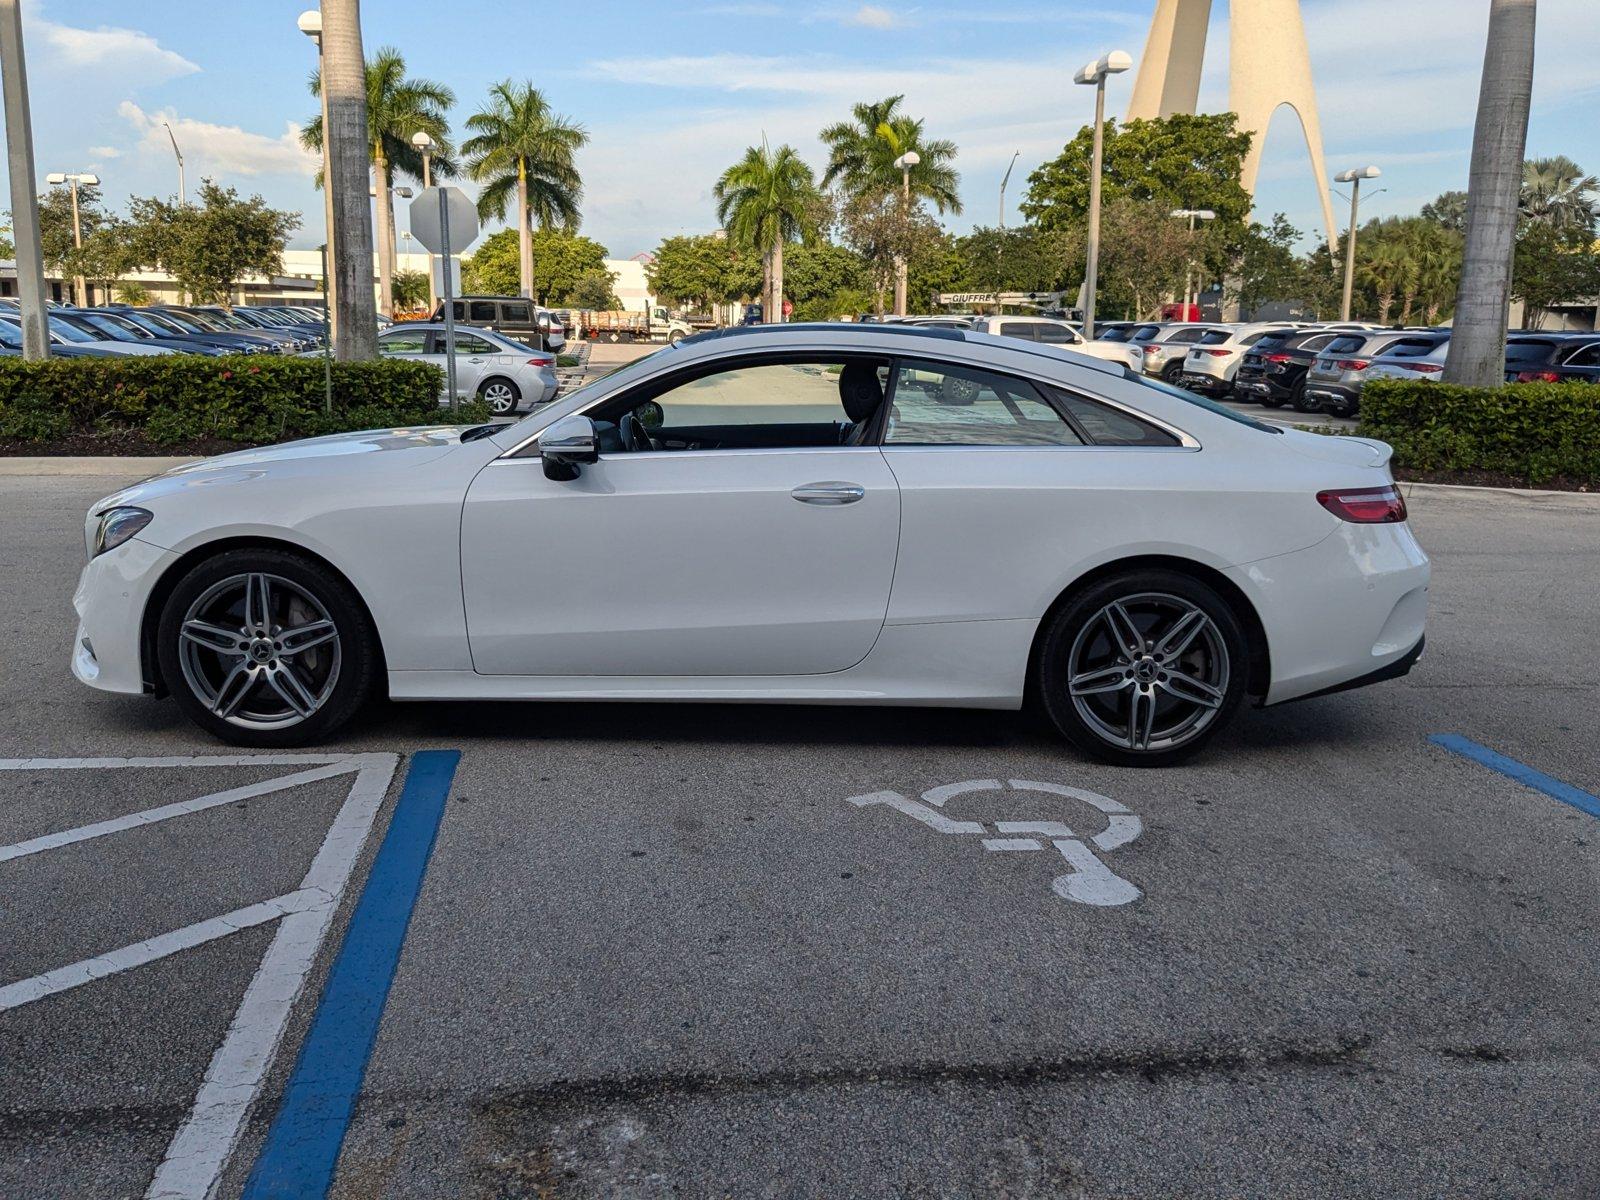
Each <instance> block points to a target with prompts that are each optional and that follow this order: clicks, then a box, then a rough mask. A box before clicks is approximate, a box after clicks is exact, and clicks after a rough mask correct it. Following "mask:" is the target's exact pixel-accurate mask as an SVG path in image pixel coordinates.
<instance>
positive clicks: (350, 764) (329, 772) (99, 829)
mask: <svg viewBox="0 0 1600 1200" xmlns="http://www.w3.org/2000/svg"><path fill="white" fill-rule="evenodd" d="M360 769H361V763H359V762H356V761H354V760H352V759H344V760H341V761H339V762H334V763H330V764H328V765H327V766H323V767H316V768H314V769H312V770H310V771H297V772H296V773H295V774H293V775H280V776H278V777H277V778H275V779H266V780H263V781H262V782H260V783H251V784H246V785H245V786H244V787H236V788H229V789H228V790H227V791H225V792H214V793H212V794H211V795H209V796H196V797H195V798H194V799H193V800H180V801H178V802H177V803H176V804H163V805H162V806H161V807H160V808H147V809H145V810H144V811H143V812H136V813H129V814H127V815H126V816H122V817H113V818H111V819H110V820H107V821H96V822H95V823H94V824H93V825H80V826H78V828H76V829H63V830H62V831H61V832H60V833H47V834H44V835H42V836H40V837H36V838H29V839H28V840H27V841H25V842H17V843H16V844H14V845H11V846H0V862H8V861H10V860H11V859H13V858H26V857H28V855H30V854H42V853H43V852H44V851H46V850H56V849H59V848H60V847H62V846H70V845H72V844H73V843H74V842H86V841H89V840H90V839H91V838H99V837H105V836H107V835H108V834H113V833H122V832H123V831H124V830H128V829H138V828H140V827H141V826H144V825H154V824H155V823H156V822H158V821H170V820H171V819H172V818H173V817H187V816H189V815H190V814H192V813H197V812H204V811H205V810H206V809H208V808H218V807H220V806H222V805H224V804H236V803H238V802H239V801H240V800H250V799H253V798H255V797H257V796H265V795H267V794H268V793H269V792H280V791H284V790H286V789H288V788H292V787H297V786H299V785H300V784H302V783H315V782H316V781H317V780H319V779H331V778H332V777H333V776H335V775H345V774H348V773H349V772H351V771H359V770H360Z"/></svg>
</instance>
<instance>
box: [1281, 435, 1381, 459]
mask: <svg viewBox="0 0 1600 1200" xmlns="http://www.w3.org/2000/svg"><path fill="white" fill-rule="evenodd" d="M1283 441H1284V445H1286V446H1287V447H1289V449H1291V450H1293V451H1295V452H1296V453H1298V454H1303V455H1305V456H1306V457H1307V458H1315V459H1318V460H1319V461H1321V462H1330V463H1339V464H1340V465H1342V466H1348V467H1381V466H1383V465H1384V464H1385V463H1387V462H1388V461H1389V459H1390V457H1391V456H1392V455H1393V454H1394V449H1393V448H1392V447H1391V446H1390V445H1389V443H1387V442H1380V441H1377V440H1375V439H1373V438H1362V437H1344V436H1342V435H1330V434H1325V433H1306V432H1304V431H1302V430H1299V429H1285V430H1284V431H1283Z"/></svg>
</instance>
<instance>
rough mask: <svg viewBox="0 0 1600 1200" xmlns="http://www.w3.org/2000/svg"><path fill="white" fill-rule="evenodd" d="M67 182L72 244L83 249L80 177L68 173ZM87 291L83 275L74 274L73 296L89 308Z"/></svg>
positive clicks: (82, 306)
mask: <svg viewBox="0 0 1600 1200" xmlns="http://www.w3.org/2000/svg"><path fill="white" fill-rule="evenodd" d="M67 183H68V184H69V185H70V186H71V188H72V246H73V248H74V249H75V250H78V251H82V249H83V226H82V225H80V224H79V223H78V177H77V176H76V175H68V176H67ZM87 292H88V284H86V283H85V282H84V279H83V276H82V275H74V276H73V277H72V298H73V299H74V300H76V301H77V302H78V307H79V308H87V307H88V306H89V297H88V295H87Z"/></svg>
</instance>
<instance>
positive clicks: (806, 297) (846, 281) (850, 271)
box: [783, 238, 869, 311]
mask: <svg viewBox="0 0 1600 1200" xmlns="http://www.w3.org/2000/svg"><path fill="white" fill-rule="evenodd" d="M868 278H869V273H868V270H867V264H866V263H865V262H863V261H862V259H861V256H860V255H859V254H857V253H856V252H855V251H854V250H851V249H849V248H848V247H845V246H840V245H837V244H835V243H834V242H830V241H825V240H823V239H821V238H818V239H817V240H816V241H814V242H810V243H805V242H802V243H801V244H800V245H798V246H796V247H794V249H793V250H792V251H791V252H790V253H789V254H788V256H787V258H786V259H785V261H784V264H783V284H784V291H785V293H786V294H787V295H788V297H789V299H790V300H792V301H793V302H794V306H795V309H796V310H797V311H798V310H799V309H801V308H806V309H807V310H808V311H810V310H811V309H813V308H815V307H816V305H817V304H818V302H821V303H822V305H823V307H824V308H830V307H832V305H831V304H830V303H829V301H830V300H831V299H832V298H833V297H835V296H837V295H839V294H840V293H841V292H865V291H866V289H867V284H868Z"/></svg>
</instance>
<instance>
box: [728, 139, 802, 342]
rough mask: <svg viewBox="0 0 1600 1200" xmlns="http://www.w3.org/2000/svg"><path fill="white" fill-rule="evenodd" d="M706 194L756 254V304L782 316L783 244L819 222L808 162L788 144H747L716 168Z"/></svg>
mask: <svg viewBox="0 0 1600 1200" xmlns="http://www.w3.org/2000/svg"><path fill="white" fill-rule="evenodd" d="M712 195H713V196H715V197H716V201H717V220H718V221H720V222H721V223H722V226H723V228H725V229H726V230H727V231H728V237H729V238H731V239H732V241H733V243H734V245H735V246H736V247H738V248H740V249H744V250H750V251H753V252H755V253H758V254H760V255H762V260H763V262H762V267H763V269H762V280H763V287H762V301H761V303H762V310H763V314H764V317H765V319H766V320H767V321H781V320H782V319H783V247H784V243H785V242H798V241H809V240H810V239H812V238H813V237H815V236H816V232H817V228H818V226H819V224H820V223H821V221H820V217H821V210H822V197H821V196H820V194H819V193H818V191H817V186H816V183H815V181H814V180H813V179H812V176H811V168H810V167H808V166H806V164H805V163H804V162H803V161H802V160H801V158H800V156H799V155H798V154H796V153H795V152H794V148H793V147H791V146H779V147H778V148H777V149H776V150H772V149H769V148H768V147H767V145H766V143H764V142H763V143H762V144H761V145H760V146H751V147H749V148H748V149H746V150H745V154H744V157H743V158H742V159H740V160H739V161H738V162H736V163H734V164H733V166H731V167H729V168H728V169H727V170H726V171H724V172H723V173H722V177H721V178H720V179H718V180H717V184H716V187H715V188H713V189H712Z"/></svg>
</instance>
